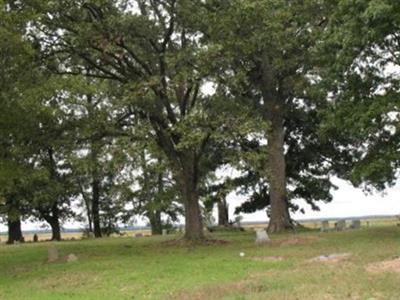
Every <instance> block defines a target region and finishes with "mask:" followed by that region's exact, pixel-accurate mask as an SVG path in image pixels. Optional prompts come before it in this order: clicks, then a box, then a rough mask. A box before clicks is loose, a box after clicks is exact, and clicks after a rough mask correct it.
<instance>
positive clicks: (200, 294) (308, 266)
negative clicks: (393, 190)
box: [0, 226, 400, 300]
mask: <svg viewBox="0 0 400 300" xmlns="http://www.w3.org/2000/svg"><path fill="white" fill-rule="evenodd" d="M176 238H178V236H168V237H148V238H136V239H135V238H128V237H125V238H108V239H101V240H83V241H67V242H61V243H49V242H47V243H37V244H25V245H14V246H5V245H1V246H0V299H2V300H3V299H4V300H12V299H21V300H22V299H23V300H25V299H33V300H34V299H35V300H36V299H37V300H39V299H40V300H45V299H52V300H54V299H56V300H57V299H93V300H95V299H96V300H97V299H370V300H372V299H400V260H399V259H398V257H399V255H400V228H399V227H396V226H381V227H371V228H363V229H361V230H358V231H351V230H349V231H345V232H328V233H319V232H317V231H309V232H301V233H298V234H282V235H274V236H273V237H272V240H273V241H272V242H271V243H270V244H268V245H265V246H256V245H255V244H254V233H253V232H251V231H246V232H241V233H218V234H213V235H210V238H213V239H218V240H225V241H227V243H214V244H211V245H202V246H190V245H187V244H184V243H179V242H173V241H172V239H176ZM50 245H55V246H56V247H57V248H58V250H59V252H60V255H61V256H63V255H68V254H71V253H73V254H75V255H76V256H77V257H78V261H76V262H69V263H67V262H59V263H47V262H46V259H47V249H48V247H49V246H50ZM241 252H243V253H244V256H243V257H242V256H240V253H241ZM331 254H340V255H342V254H346V255H347V256H346V255H345V256H343V257H342V256H338V257H339V259H332V260H330V259H324V258H325V256H323V255H331ZM320 256H322V258H321V257H320Z"/></svg>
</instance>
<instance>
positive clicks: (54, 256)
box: [47, 246, 58, 263]
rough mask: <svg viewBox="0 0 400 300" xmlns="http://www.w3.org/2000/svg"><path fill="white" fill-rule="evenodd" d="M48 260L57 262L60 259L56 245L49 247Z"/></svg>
mask: <svg viewBox="0 0 400 300" xmlns="http://www.w3.org/2000/svg"><path fill="white" fill-rule="evenodd" d="M47 254H48V255H47V262H49V263H51V262H55V261H57V260H58V250H57V248H56V247H54V246H51V247H49V248H48V249H47Z"/></svg>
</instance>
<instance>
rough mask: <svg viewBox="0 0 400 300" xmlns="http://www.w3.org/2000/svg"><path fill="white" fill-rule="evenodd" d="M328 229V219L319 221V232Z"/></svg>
mask: <svg viewBox="0 0 400 300" xmlns="http://www.w3.org/2000/svg"><path fill="white" fill-rule="evenodd" d="M326 231H329V221H322V222H321V232H326Z"/></svg>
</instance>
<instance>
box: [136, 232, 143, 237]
mask: <svg viewBox="0 0 400 300" xmlns="http://www.w3.org/2000/svg"><path fill="white" fill-rule="evenodd" d="M135 237H136V238H141V237H143V233H136V234H135Z"/></svg>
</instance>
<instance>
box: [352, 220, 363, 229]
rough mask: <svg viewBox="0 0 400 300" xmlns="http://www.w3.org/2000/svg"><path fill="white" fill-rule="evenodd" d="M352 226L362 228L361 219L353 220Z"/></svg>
mask: <svg viewBox="0 0 400 300" xmlns="http://www.w3.org/2000/svg"><path fill="white" fill-rule="evenodd" d="M351 228H353V229H360V228H361V221H360V220H353V221H352V222H351Z"/></svg>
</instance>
